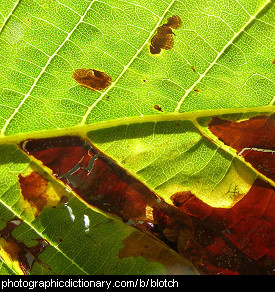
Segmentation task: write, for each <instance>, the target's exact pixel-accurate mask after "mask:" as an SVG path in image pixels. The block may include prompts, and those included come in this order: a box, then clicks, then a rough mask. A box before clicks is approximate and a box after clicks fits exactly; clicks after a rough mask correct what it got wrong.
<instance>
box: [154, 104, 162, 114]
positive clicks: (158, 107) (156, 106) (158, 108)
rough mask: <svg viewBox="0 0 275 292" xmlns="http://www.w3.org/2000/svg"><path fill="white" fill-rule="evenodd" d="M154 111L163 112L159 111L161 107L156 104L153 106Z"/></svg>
mask: <svg viewBox="0 0 275 292" xmlns="http://www.w3.org/2000/svg"><path fill="white" fill-rule="evenodd" d="M154 109H155V110H157V111H159V112H163V110H162V109H161V107H160V106H159V105H157V104H155V105H154Z"/></svg>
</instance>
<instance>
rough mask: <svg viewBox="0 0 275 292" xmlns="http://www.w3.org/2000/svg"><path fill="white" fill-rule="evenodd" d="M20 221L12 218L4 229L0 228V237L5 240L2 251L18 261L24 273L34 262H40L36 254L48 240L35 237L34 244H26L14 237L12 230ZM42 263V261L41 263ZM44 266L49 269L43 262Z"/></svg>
mask: <svg viewBox="0 0 275 292" xmlns="http://www.w3.org/2000/svg"><path fill="white" fill-rule="evenodd" d="M21 223H22V220H21V219H17V218H13V219H12V220H10V221H8V222H7V225H6V227H5V228H4V229H2V230H0V238H2V239H4V240H5V244H3V245H2V248H3V249H4V251H5V252H6V253H7V254H8V255H9V257H10V258H11V260H13V261H16V260H17V261H18V262H19V266H20V268H21V270H22V272H23V273H24V274H25V275H26V274H28V271H31V269H32V267H33V264H34V262H38V263H41V261H40V260H39V259H38V256H39V255H40V254H41V253H42V251H43V250H44V249H45V247H46V246H47V245H49V242H48V241H47V240H46V239H42V238H39V239H35V241H36V242H37V244H36V245H34V246H31V247H29V246H27V245H25V244H24V243H23V242H21V241H19V240H18V239H16V238H14V236H13V235H12V232H13V230H14V229H15V228H16V227H17V226H18V225H20V224H21ZM41 264H42V263H41ZM43 265H44V266H45V267H46V268H48V269H50V267H48V266H47V265H45V264H43Z"/></svg>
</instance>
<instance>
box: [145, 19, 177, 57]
mask: <svg viewBox="0 0 275 292" xmlns="http://www.w3.org/2000/svg"><path fill="white" fill-rule="evenodd" d="M180 26H181V19H180V17H179V16H177V15H173V16H171V17H169V18H168V20H167V23H165V24H163V25H162V26H160V27H158V29H157V34H156V35H155V36H154V37H153V38H152V40H151V45H150V52H151V54H159V53H160V52H161V50H162V49H164V50H170V49H172V48H173V46H174V39H173V35H175V34H174V32H173V31H172V28H173V29H177V28H179V27H180Z"/></svg>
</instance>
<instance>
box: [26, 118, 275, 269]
mask: <svg viewBox="0 0 275 292" xmlns="http://www.w3.org/2000/svg"><path fill="white" fill-rule="evenodd" d="M175 125H177V123H176V124H175ZM21 147H22V149H23V150H24V151H25V152H26V153H28V154H29V155H33V156H34V157H36V158H37V159H39V160H41V161H42V162H43V163H44V165H45V166H47V167H49V168H50V169H52V171H53V174H54V176H55V177H56V178H57V179H60V180H62V181H63V182H64V183H65V184H67V185H68V186H70V187H71V188H72V189H73V190H74V192H75V193H76V194H78V195H79V197H80V198H82V199H83V200H85V201H86V202H87V203H89V204H91V205H94V206H97V207H99V208H100V209H102V210H104V211H107V212H112V213H114V214H116V215H118V216H120V217H121V218H122V219H123V221H124V222H126V223H127V224H129V225H133V226H134V227H137V228H139V229H140V230H142V231H144V232H145V233H146V234H150V235H151V236H154V237H155V238H157V239H158V240H160V241H161V242H163V243H165V244H167V245H169V246H170V247H171V248H173V249H174V250H176V251H177V252H178V253H180V254H181V255H182V256H183V257H185V258H187V259H188V260H190V261H191V262H192V263H194V264H195V265H196V267H197V268H198V269H199V271H200V272H201V273H206V274H219V273H222V274H226V273H228V274H235V273H237V274H250V273H252V274H257V273H258V274H266V273H271V272H272V269H273V266H272V265H273V263H274V261H273V260H274V256H273V252H272V248H271V244H272V242H274V240H273V239H272V236H273V235H272V234H274V233H273V231H272V230H273V226H274V217H272V216H273V214H274V211H272V210H273V209H274V207H272V206H274V203H273V193H272V192H273V190H272V189H271V188H270V186H269V185H268V184H266V183H264V182H262V181H257V182H255V183H254V185H253V187H252V188H251V190H250V191H249V193H248V194H247V195H246V196H245V197H244V198H243V199H241V200H240V201H239V202H238V203H236V204H235V206H234V208H231V209H222V208H212V207H210V206H208V205H206V204H204V203H203V202H202V201H200V200H198V199H197V198H196V197H195V196H194V195H193V194H192V193H191V192H188V191H187V192H183V193H177V194H175V195H173V196H172V201H173V202H174V203H175V205H176V206H177V208H176V207H173V206H170V205H168V204H166V203H164V202H163V201H162V200H160V199H159V198H157V197H156V196H155V194H153V193H152V192H150V191H149V190H148V189H147V188H146V187H145V186H144V185H143V184H141V183H140V182H138V181H136V180H135V179H133V178H132V177H130V176H129V175H128V174H127V173H125V171H124V170H123V169H121V168H120V167H118V166H117V165H116V164H115V163H114V162H113V161H112V160H111V159H109V158H108V157H106V156H104V155H103V154H102V153H101V152H99V151H98V150H97V149H96V148H95V147H93V146H92V144H91V143H90V142H89V141H88V140H83V139H81V138H79V137H70V136H64V137H58V138H49V139H40V140H28V141H24V142H23V143H21ZM148 206H149V207H150V208H149V211H150V212H151V214H149V216H147V215H148V214H146V213H147V211H148ZM268 224H270V225H268ZM251 232H253V235H252V234H251ZM135 239H136V240H139V236H136V235H133V237H131V240H130V239H128V240H129V242H128V241H126V242H124V243H125V248H123V249H122V250H121V254H120V256H121V257H125V256H138V255H141V254H142V255H143V256H145V257H146V256H147V255H146V251H144V248H145V247H144V246H143V247H142V246H141V247H140V249H139V248H138V247H136V250H133V251H131V246H132V245H131V244H134V243H133V242H134V241H135ZM125 240H126V239H125ZM249 240H250V241H249ZM130 241H131V243H130ZM145 241H146V240H145ZM243 243H244V245H243ZM252 250H254V251H253V252H252ZM156 257H157V255H156V254H155V255H154V251H153V252H152V256H151V260H153V258H156ZM148 259H150V255H148ZM158 261H159V260H158Z"/></svg>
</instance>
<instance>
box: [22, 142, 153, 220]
mask: <svg viewBox="0 0 275 292" xmlns="http://www.w3.org/2000/svg"><path fill="white" fill-rule="evenodd" d="M21 146H22V149H23V150H24V151H26V152H27V153H28V154H31V155H33V156H34V157H35V158H37V159H39V160H41V161H42V162H43V164H44V165H45V166H47V167H49V168H50V169H51V170H52V171H53V175H54V176H55V177H56V178H58V179H60V180H62V181H63V182H64V183H65V184H67V185H69V186H70V187H71V188H72V189H73V190H74V191H75V192H76V193H77V194H78V195H79V196H80V197H81V198H82V199H84V200H85V201H86V202H88V203H89V204H91V205H94V206H97V207H99V208H101V209H102V210H105V211H107V212H112V213H115V214H117V215H119V216H121V217H122V218H123V219H124V220H126V221H127V220H128V219H130V218H131V219H133V218H143V219H144V218H145V217H146V205H147V204H150V201H151V200H152V198H153V197H154V195H153V194H151V193H149V192H148V191H147V197H146V196H145V195H144V194H146V191H143V194H142V192H141V191H140V190H137V189H138V188H139V185H138V184H137V183H136V182H135V181H134V180H133V179H132V178H131V177H130V176H129V175H127V174H126V173H125V172H124V171H123V170H122V169H120V168H119V167H118V166H116V165H115V164H114V163H113V162H112V161H111V160H110V159H108V158H106V157H104V156H103V155H102V154H101V153H100V152H99V151H98V150H97V149H95V148H94V147H92V145H91V144H90V142H88V141H86V140H82V139H81V138H79V137H70V136H64V137H58V138H49V139H40V140H29V141H25V142H23V143H22V144H21ZM140 185H141V184H140Z"/></svg>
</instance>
